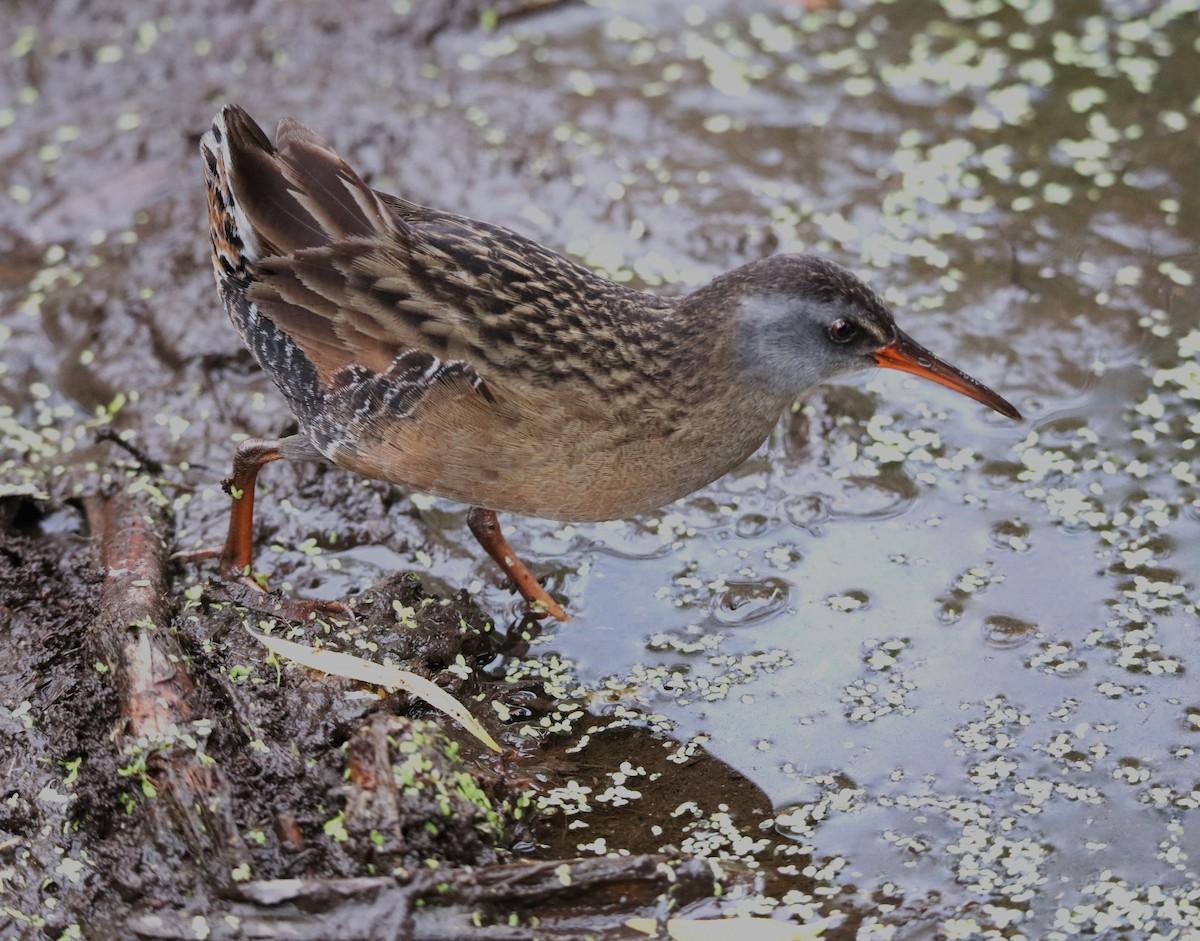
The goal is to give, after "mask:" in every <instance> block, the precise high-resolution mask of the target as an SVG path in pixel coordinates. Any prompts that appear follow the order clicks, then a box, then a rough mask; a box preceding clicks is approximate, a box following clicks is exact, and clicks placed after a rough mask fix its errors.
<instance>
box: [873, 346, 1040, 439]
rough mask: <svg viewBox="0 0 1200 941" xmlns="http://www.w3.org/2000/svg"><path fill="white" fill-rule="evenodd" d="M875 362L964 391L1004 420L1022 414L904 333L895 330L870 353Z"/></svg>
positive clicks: (963, 392) (1017, 418) (1019, 416)
mask: <svg viewBox="0 0 1200 941" xmlns="http://www.w3.org/2000/svg"><path fill="white" fill-rule="evenodd" d="M871 356H872V358H873V359H874V360H875V362H876V363H877V364H878V365H880V366H884V367H886V368H888V369H898V370H900V372H909V373H912V374H913V375H914V376H921V377H923V378H925V379H929V380H932V381H933V382H936V383H938V384H939V385H943V386H945V387H946V388H947V389H953V390H954V391H955V392H961V393H962V394H963V395H965V396H966V397H967V398H970V399H974V400H975V401H976V402H982V403H983V404H984V405H986V406H987V407H988V408H990V409H994V410H995V411H997V412H999V413H1000V414H1001V415H1003V416H1004V417H1005V418H1012V419H1015V420H1017V421H1019V420H1020V418H1021V413H1020V412H1018V411H1017V410H1016V409H1015V408H1013V406H1012V405H1011V404H1010V403H1009V402H1007V401H1006V400H1005V399H1002V398H1001V397H1000V396H998V395H997V394H996V393H995V392H993V391H992V390H991V389H989V388H988V387H987V386H985V385H984V384H983V383H982V382H977V381H976V380H974V379H972V378H971V377H970V376H968V375H967V374H966V373H965V372H963V371H962V370H960V369H956V368H955V367H953V366H951V365H950V364H949V363H947V362H945V361H944V360H941V359H938V358H937V357H936V356H934V355H933V354H932V353H930V352H929V350H927V349H925V347H923V346H921V344H920V343H918V342H917V341H916V340H914V339H913V338H912V337H910V336H908V335H907V334H906V333H904V332H903V331H901V330H897V331H896V339H895V340H893V341H892V342H891V343H889V344H888V345H887V346H885V347H883V348H882V349H878V350H876V351H875V352H874V353H872V354H871Z"/></svg>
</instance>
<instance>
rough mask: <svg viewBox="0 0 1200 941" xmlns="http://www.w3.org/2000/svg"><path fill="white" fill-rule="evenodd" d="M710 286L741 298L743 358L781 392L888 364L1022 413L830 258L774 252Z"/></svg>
mask: <svg viewBox="0 0 1200 941" xmlns="http://www.w3.org/2000/svg"><path fill="white" fill-rule="evenodd" d="M709 289H713V290H716V291H717V292H719V293H720V294H724V295H725V298H724V302H725V303H732V304H736V305H738V307H739V314H740V316H739V320H738V328H737V329H738V336H737V348H738V352H739V355H740V356H741V357H742V361H743V365H744V367H745V368H746V370H747V371H748V372H749V373H750V374H751V375H753V376H754V377H755V378H757V379H758V380H759V381H760V382H764V383H766V384H767V385H768V386H769V387H771V388H773V389H774V390H775V391H776V392H778V393H779V394H780V396H781V398H787V397H791V396H796V395H799V394H800V393H802V392H804V391H806V390H807V389H809V388H811V387H812V386H815V385H817V384H818V383H821V382H824V381H825V380H827V379H831V378H833V377H834V376H838V375H841V374H842V373H849V372H856V371H858V370H861V369H867V368H870V367H872V366H883V367H885V368H887V369H898V370H900V371H901V372H907V373H912V374H913V375H915V376H922V377H924V378H925V379H929V380H931V381H933V382H936V383H939V384H940V385H943V386H946V387H947V388H949V389H953V390H954V391H955V392H960V393H962V394H963V395H965V396H967V397H968V398H972V399H974V400H975V401H977V402H981V403H983V404H984V405H986V406H988V408H991V409H994V410H995V411H997V412H999V413H1000V414H1001V415H1004V416H1006V417H1007V418H1012V419H1020V417H1021V414H1020V412H1018V411H1017V410H1016V409H1015V408H1014V407H1013V406H1012V405H1011V404H1010V403H1009V402H1007V401H1006V400H1005V399H1003V398H1001V397H1000V396H999V395H997V394H996V393H995V392H993V391H992V390H991V389H989V388H988V387H987V386H985V385H983V384H982V383H980V382H977V381H976V380H974V379H972V378H971V377H970V376H968V375H967V374H966V373H964V372H962V371H961V370H960V369H957V368H955V367H954V366H951V365H950V364H949V363H947V362H945V361H944V360H942V359H940V358H938V357H937V356H936V355H934V354H933V353H931V352H930V351H929V350H927V349H925V347H923V346H921V345H920V344H919V343H917V342H916V341H915V340H914V339H912V337H910V336H908V334H906V333H905V332H904V331H903V330H901V329H900V328H899V327H897V326H896V321H895V318H894V317H893V316H892V312H891V311H890V310H889V309H888V307H887V305H886V304H885V303H884V302H883V299H882V298H881V297H880V296H879V295H878V294H876V293H875V292H874V291H873V290H871V288H870V287H868V286H867V285H866V284H865V283H864V282H863V281H862V280H861V279H859V278H857V277H856V276H855V275H853V274H851V273H850V272H849V271H847V270H846V269H845V268H842V267H841V266H840V265H836V264H834V263H833V262H830V261H826V260H824V259H822V258H817V257H815V256H813V255H775V256H773V257H771V258H767V259H764V260H763V261H758V262H753V263H751V264H749V265H745V266H743V267H741V268H738V269H735V270H734V271H731V272H730V273H729V274H727V275H723V276H722V277H721V278H718V279H717V280H716V281H715V282H713V284H712V285H710V286H709ZM705 290H706V289H703V288H702V289H701V292H703V291H705ZM701 292H697V293H701Z"/></svg>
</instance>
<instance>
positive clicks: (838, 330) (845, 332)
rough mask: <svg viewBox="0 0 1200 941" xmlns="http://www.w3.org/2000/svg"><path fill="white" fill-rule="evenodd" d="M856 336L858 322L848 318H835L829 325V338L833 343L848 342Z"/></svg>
mask: <svg viewBox="0 0 1200 941" xmlns="http://www.w3.org/2000/svg"><path fill="white" fill-rule="evenodd" d="M856 336H858V324H855V323H851V322H850V321H849V320H835V321H834V322H833V323H831V324H830V325H829V339H831V340H832V341H833V342H834V343H849V342H850V341H851V340H853V339H854V338H855V337H856Z"/></svg>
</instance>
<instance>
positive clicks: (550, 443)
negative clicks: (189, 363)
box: [200, 104, 1021, 620]
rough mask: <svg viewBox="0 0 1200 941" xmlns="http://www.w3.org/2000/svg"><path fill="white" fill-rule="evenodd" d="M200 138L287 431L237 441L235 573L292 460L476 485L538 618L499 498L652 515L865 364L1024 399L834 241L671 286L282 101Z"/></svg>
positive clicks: (514, 503)
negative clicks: (883, 289)
mask: <svg viewBox="0 0 1200 941" xmlns="http://www.w3.org/2000/svg"><path fill="white" fill-rule="evenodd" d="M200 151H201V155H202V158H203V163H204V176H205V182H206V187H207V194H208V210H209V217H208V218H209V231H210V235H211V242H212V264H213V272H214V275H215V278H216V282H217V288H218V291H219V294H220V297H221V300H222V301H223V304H224V307H225V309H226V311H227V312H228V315H229V318H230V320H231V321H232V323H233V327H234V329H235V331H236V332H237V334H238V336H239V337H240V338H241V340H242V342H243V343H244V344H245V345H246V347H247V348H248V349H249V351H250V352H251V354H252V355H253V357H254V359H255V360H257V362H258V364H259V366H260V367H261V368H262V370H263V372H264V373H265V374H266V375H267V376H268V377H269V378H270V379H271V380H272V381H273V382H274V384H275V386H277V387H278V389H279V391H280V393H282V396H283V398H284V399H285V400H286V402H287V404H288V406H289V408H290V410H291V413H292V415H293V416H294V418H295V421H296V424H297V426H298V431H297V432H296V433H295V434H292V435H289V436H286V437H282V438H278V439H260V438H250V439H247V440H245V441H243V442H242V443H241V444H240V445H239V446H238V447H237V450H236V453H235V455H234V461H233V474H232V476H231V477H230V478H229V479H228V480H227V481H226V482H225V483H226V490H227V491H228V492H230V493H231V494H232V496H233V498H234V499H233V505H232V510H231V513H230V519H229V527H228V532H227V535H226V539H225V543H224V545H223V546H222V547H221V549H220V550H219V552H218V551H217V550H215V549H214V550H212V551H211V554H212V555H218V556H219V567H220V571H221V574H222V576H223V577H225V578H227V579H230V580H241V581H242V582H243V583H245V584H249V575H250V571H251V568H250V567H251V564H252V552H253V512H254V488H255V483H256V480H257V477H258V474H259V471H260V470H261V469H262V467H263V466H265V465H266V464H268V463H270V462H272V461H275V460H279V459H289V460H300V461H322V462H326V463H329V464H333V465H336V466H337V467H340V468H344V469H346V470H349V471H352V472H354V473H357V474H360V475H363V476H365V477H369V478H375V479H378V480H382V481H388V482H391V483H393V484H398V485H401V486H403V487H406V488H409V489H411V490H416V491H422V492H425V493H429V494H434V495H438V496H441V497H446V498H449V499H450V500H454V501H457V502H459V503H461V504H465V505H466V506H468V507H469V508H470V509H469V511H468V513H467V522H468V525H469V528H470V530H471V532H472V533H473V534H474V535H475V537H476V539H477V540H478V541H479V543H480V545H481V546H482V548H483V549H484V550H485V551H486V552H487V553H488V554H489V555H490V556H491V557H492V558H493V559H494V560H495V561H496V562H497V564H498V565H499V566H500V568H501V570H502V571H503V572H504V573H505V574H506V575H507V576H508V577H509V578H510V579H511V580H512V582H513V583H514V585H515V587H516V589H517V591H518V592H519V593H520V594H521V595H522V596H523V598H524V599H525V601H526V603H527V604H528V606H529V608H530V611H531V613H534V614H536V615H537V616H545V615H550V616H553V617H554V618H557V619H560V620H566V619H567V614H566V612H565V610H564V609H563V607H562V606H561V605H560V604H559V603H558V602H557V601H556V600H555V599H554V598H552V597H551V596H550V594H549V593H548V592H547V591H546V590H545V589H544V588H543V587H542V586H541V585H540V584H539V583H538V581H537V579H536V578H535V577H534V576H533V574H532V573H531V572H530V571H529V569H528V568H527V567H526V566H525V565H524V563H523V562H522V561H521V560H520V559H519V558H518V557H517V555H516V553H515V552H514V551H513V550H512V548H511V546H509V544H508V542H507V540H506V539H505V537H504V535H503V533H502V531H501V528H500V525H499V522H498V518H497V513H500V512H504V513H514V514H520V515H524V516H532V517H540V518H545V519H551V520H561V521H570V522H593V521H601V520H613V519H624V518H628V517H632V516H636V515H638V514H642V513H647V512H651V511H653V510H656V509H658V508H660V507H662V506H665V505H666V504H668V503H671V502H672V501H674V500H677V499H679V498H681V497H684V496H686V495H688V494H690V493H692V492H694V491H696V490H698V489H700V488H701V487H704V486H705V485H707V484H708V483H710V482H712V481H714V480H716V479H717V478H719V477H721V476H722V475H724V474H725V473H727V472H728V471H730V470H732V469H733V468H735V467H737V465H739V464H740V463H741V462H742V461H743V460H745V459H746V458H747V457H748V456H749V455H751V454H752V453H753V452H754V451H755V450H756V449H757V448H758V447H759V446H760V445H761V444H762V443H763V441H765V440H766V438H767V437H768V435H769V434H770V433H771V430H772V429H773V427H774V426H775V424H776V423H777V421H778V419H779V416H780V414H781V413H782V412H783V411H784V410H785V409H787V408H788V407H789V406H790V405H791V404H792V403H793V402H794V401H795V400H796V399H797V398H798V397H799V396H801V395H803V394H804V393H805V392H807V391H808V390H810V389H811V388H812V387H814V386H816V385H818V384H819V383H822V382H824V381H826V380H828V379H831V378H833V377H835V376H839V375H843V374H847V373H852V372H856V371H859V370H863V369H868V368H871V367H876V366H882V367H886V368H889V369H894V370H900V371H902V372H906V373H911V374H913V375H917V376H922V377H924V378H926V379H929V380H932V381H933V382H936V383H940V384H941V385H943V386H945V387H947V388H949V389H952V390H954V391H956V392H959V393H961V394H963V395H965V396H967V397H969V398H971V399H973V400H975V401H976V402H979V403H981V404H983V405H985V406H987V407H988V408H990V409H993V410H995V411H996V412H999V413H1000V414H1001V415H1004V416H1006V417H1008V418H1010V419H1014V420H1019V419H1020V417H1021V416H1020V413H1019V412H1018V411H1017V409H1016V408H1014V407H1013V406H1012V405H1011V404H1010V403H1009V402H1007V401H1006V400H1005V399H1003V398H1001V397H1000V396H999V395H998V394H997V393H995V392H993V391H992V390H991V389H989V388H987V387H986V386H984V385H982V384H981V383H979V382H978V381H976V380H975V379H972V378H971V377H970V376H968V375H967V374H966V373H964V372H962V371H961V370H959V369H957V368H956V367H954V366H951V365H950V364H949V363H947V362H945V361H943V360H942V359H939V358H938V357H937V356H935V355H934V354H933V353H932V352H930V351H929V350H927V349H926V348H925V347H923V346H921V345H920V344H919V343H917V342H916V341H915V340H913V339H912V338H911V337H909V336H908V334H906V333H904V332H903V331H902V330H901V329H900V328H899V327H898V326H897V325H896V322H895V318H894V316H893V314H892V312H891V310H890V309H889V307H888V305H887V304H886V303H885V302H884V301H883V299H882V298H881V297H880V295H879V294H877V293H876V292H875V291H874V290H873V289H872V288H871V287H869V286H868V285H867V284H866V283H865V282H864V281H863V280H862V279H860V278H859V277H857V276H856V275H855V274H853V273H851V272H850V271H849V270H848V269H846V268H844V267H842V266H840V265H838V264H836V263H834V262H832V261H830V260H827V259H825V258H822V257H818V256H815V255H811V254H777V255H773V256H770V257H766V258H762V259H760V260H757V261H752V262H750V263H748V264H745V265H742V266H741V267H738V268H735V269H733V270H731V271H729V272H728V273H726V274H722V275H720V276H718V277H716V278H715V279H713V280H712V281H711V282H709V283H707V284H705V285H703V286H701V287H699V288H697V289H695V290H693V291H691V292H690V293H685V294H681V295H679V296H658V295H654V294H649V293H645V292H642V291H639V290H635V289H633V288H631V287H628V286H625V285H620V284H617V283H615V282H613V281H611V280H609V279H607V278H604V277H602V276H601V275H599V274H597V273H595V272H593V271H591V270H589V269H588V268H586V267H584V266H582V265H580V264H577V263H576V262H574V261H572V260H570V259H569V258H567V257H565V256H564V255H562V254H559V253H558V252H556V251H553V250H551V249H549V248H546V247H544V246H542V245H540V244H538V243H537V242H535V241H533V240H532V239H529V238H526V237H525V236H522V235H520V234H518V233H516V232H514V231H511V230H509V229H507V228H503V227H501V226H499V225H493V224H491V223H488V222H483V221H480V220H476V219H472V218H468V217H466V216H462V215H455V214H453V213H449V212H444V211H441V210H439V209H434V208H429V207H426V206H424V205H421V204H419V203H416V202H411V201H409V200H408V199H405V198H402V197H399V196H393V195H389V194H387V193H384V192H379V191H376V190H374V189H372V188H371V187H370V186H368V185H367V183H366V182H364V180H363V178H362V177H361V176H360V175H359V174H358V173H357V172H355V171H354V170H353V169H352V168H351V167H350V166H349V165H348V164H347V163H346V162H345V161H344V160H343V159H342V158H341V157H340V156H339V155H338V154H337V152H336V151H335V150H334V149H333V148H332V147H331V146H330V145H329V144H328V143H326V141H325V140H324V139H323V138H322V137H320V136H319V135H318V134H316V133H315V132H314V131H312V130H310V129H309V128H308V127H306V126H304V125H303V124H300V123H298V122H297V121H294V120H292V119H289V118H284V119H283V120H281V121H280V122H279V124H278V126H277V129H276V132H275V140H274V142H273V143H272V141H271V140H270V139H269V138H268V136H267V135H266V133H265V132H264V131H263V130H262V129H261V128H260V127H259V125H258V124H256V123H255V121H254V120H253V119H252V118H251V117H250V115H249V114H248V113H247V112H246V111H245V110H244V109H242V108H241V107H239V106H237V105H234V104H229V105H226V106H224V107H223V108H222V109H221V110H220V112H219V113H218V114H217V115H216V118H215V119H214V121H213V124H212V127H211V129H210V130H208V131H207V132H206V133H205V134H204V135H203V136H202V138H201V141H200Z"/></svg>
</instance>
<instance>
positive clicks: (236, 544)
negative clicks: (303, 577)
mask: <svg viewBox="0 0 1200 941" xmlns="http://www.w3.org/2000/svg"><path fill="white" fill-rule="evenodd" d="M284 457H290V458H295V459H297V460H312V459H315V458H319V457H320V455H318V454H317V453H316V452H315V451H314V450H313V449H312V446H311V445H309V444H308V442H307V439H304V438H302V437H300V436H296V435H293V436H292V437H290V438H278V439H275V440H272V441H268V440H265V439H262V438H250V439H248V440H246V441H243V442H242V443H241V444H239V445H238V448H237V452H236V453H235V454H234V457H233V476H231V477H229V478H228V479H226V480H224V481H222V482H221V486H222V487H224V488H225V492H226V493H228V494H229V495H230V496H231V497H232V498H233V505H232V507H231V508H230V511H229V531H228V532H227V533H226V536H225V545H224V546H223V547H221V549H220V550H215V549H201V550H199V551H197V552H188V553H181V554H179V555H177V556H176V558H179V559H185V560H189V561H190V560H194V559H200V558H210V557H212V556H214V555H215V556H217V558H218V560H219V567H220V574H221V578H222V579H223V580H224V584H223V585H222V588H223V589H224V594H225V596H226V597H228V598H229V599H230V600H232V601H233V602H235V603H236V604H240V605H242V606H243V607H246V608H250V609H251V610H254V611H259V612H261V613H264V614H270V615H273V616H276V617H282V618H287V619H288V620H292V621H306V620H308V619H309V618H310V617H312V615H314V614H318V613H319V614H336V615H339V616H341V617H349V618H350V619H351V620H353V619H354V615H353V614H352V612H351V611H350V609H349V608H347V607H346V606H345V605H344V604H342V603H341V602H340V601H317V600H313V601H307V600H297V599H290V598H277V597H274V596H272V595H268V594H267V593H266V592H265V591H264V590H263V588H262V586H261V585H259V584H258V583H257V582H256V581H255V580H254V577H253V574H252V572H251V568H250V567H251V565H252V564H253V561H254V558H253V557H254V487H255V484H256V483H257V481H258V472H259V471H260V470H262V469H263V467H264V466H266V465H267V464H270V463H271V462H272V461H278V460H279V459H280V458H284Z"/></svg>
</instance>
